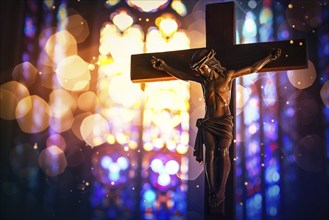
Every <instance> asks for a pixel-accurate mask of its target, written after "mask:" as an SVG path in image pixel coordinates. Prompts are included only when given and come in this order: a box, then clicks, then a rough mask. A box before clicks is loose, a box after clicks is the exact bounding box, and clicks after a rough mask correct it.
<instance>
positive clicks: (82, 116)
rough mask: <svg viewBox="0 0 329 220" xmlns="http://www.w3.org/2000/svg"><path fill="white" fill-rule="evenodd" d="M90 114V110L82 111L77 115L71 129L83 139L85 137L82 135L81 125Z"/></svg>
mask: <svg viewBox="0 0 329 220" xmlns="http://www.w3.org/2000/svg"><path fill="white" fill-rule="evenodd" d="M90 115H92V113H90V112H85V113H81V114H79V115H77V116H75V118H74V120H73V123H72V127H71V130H72V131H73V133H74V134H75V136H76V137H77V138H79V139H80V140H82V141H83V137H82V135H81V131H80V127H81V124H82V122H83V120H84V119H85V118H86V117H88V116H90Z"/></svg>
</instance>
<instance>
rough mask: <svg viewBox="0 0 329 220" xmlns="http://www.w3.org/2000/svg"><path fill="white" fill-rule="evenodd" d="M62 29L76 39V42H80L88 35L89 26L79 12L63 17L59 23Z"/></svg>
mask: <svg viewBox="0 0 329 220" xmlns="http://www.w3.org/2000/svg"><path fill="white" fill-rule="evenodd" d="M60 26H61V28H62V30H67V31H68V32H70V34H72V36H73V37H74V38H75V39H76V41H77V43H81V42H83V41H85V40H86V38H87V37H88V36H89V26H88V23H87V21H86V20H85V19H84V18H83V17H81V15H79V14H75V15H72V16H69V17H68V18H64V19H63V20H62V22H61V24H60Z"/></svg>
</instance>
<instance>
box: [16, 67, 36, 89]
mask: <svg viewBox="0 0 329 220" xmlns="http://www.w3.org/2000/svg"><path fill="white" fill-rule="evenodd" d="M37 73H38V70H37V68H35V66H33V64H32V63H30V62H24V63H21V64H18V65H17V66H15V68H14V70H13V72H12V76H13V79H14V80H16V81H18V82H20V83H22V84H24V85H25V86H27V87H29V86H30V85H31V84H32V83H34V81H35V78H36V76H37Z"/></svg>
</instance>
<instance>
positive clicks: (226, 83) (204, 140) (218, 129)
mask: <svg viewBox="0 0 329 220" xmlns="http://www.w3.org/2000/svg"><path fill="white" fill-rule="evenodd" d="M215 54H216V53H215V51H214V50H208V49H201V50H198V51H196V52H195V53H194V55H193V56H192V59H191V69H192V70H193V71H191V72H182V71H179V70H176V69H174V68H173V67H171V66H169V65H168V64H167V63H166V62H165V61H164V60H162V59H158V58H156V57H152V59H151V63H152V66H153V67H154V68H155V69H157V70H162V71H166V72H167V73H168V74H169V75H171V76H173V77H175V78H177V79H181V80H185V81H194V82H197V83H200V84H201V86H202V90H203V95H204V101H205V105H206V109H205V116H204V118H203V119H198V120H197V127H198V133H197V137H196V142H195V146H194V153H193V154H194V156H195V157H196V160H197V161H198V162H200V163H201V162H202V161H203V145H205V152H206V155H205V160H204V162H205V171H206V177H207V182H208V185H209V207H210V213H212V214H217V215H224V200H225V187H226V181H227V177H228V174H229V172H230V166H231V162H230V157H229V147H230V145H231V143H232V140H233V116H232V115H231V112H230V108H229V104H230V101H231V89H232V83H233V80H234V79H236V78H238V77H240V76H244V75H247V74H251V73H254V72H258V71H259V70H260V69H261V68H263V66H265V65H266V64H267V63H269V62H271V61H273V60H276V59H277V58H279V57H280V55H281V49H279V48H278V49H273V50H272V51H271V53H270V54H269V55H268V56H267V57H265V58H264V59H262V60H259V61H258V62H256V63H255V64H254V65H252V66H249V67H245V68H242V69H240V70H226V68H225V67H223V66H222V65H221V63H220V62H219V60H218V59H216V58H215Z"/></svg>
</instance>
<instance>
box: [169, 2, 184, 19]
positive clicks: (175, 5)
mask: <svg viewBox="0 0 329 220" xmlns="http://www.w3.org/2000/svg"><path fill="white" fill-rule="evenodd" d="M171 7H172V9H174V10H175V11H176V12H177V14H179V15H180V16H185V15H186V14H187V10H186V6H185V5H184V3H183V2H182V1H181V0H173V2H172V3H171Z"/></svg>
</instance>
